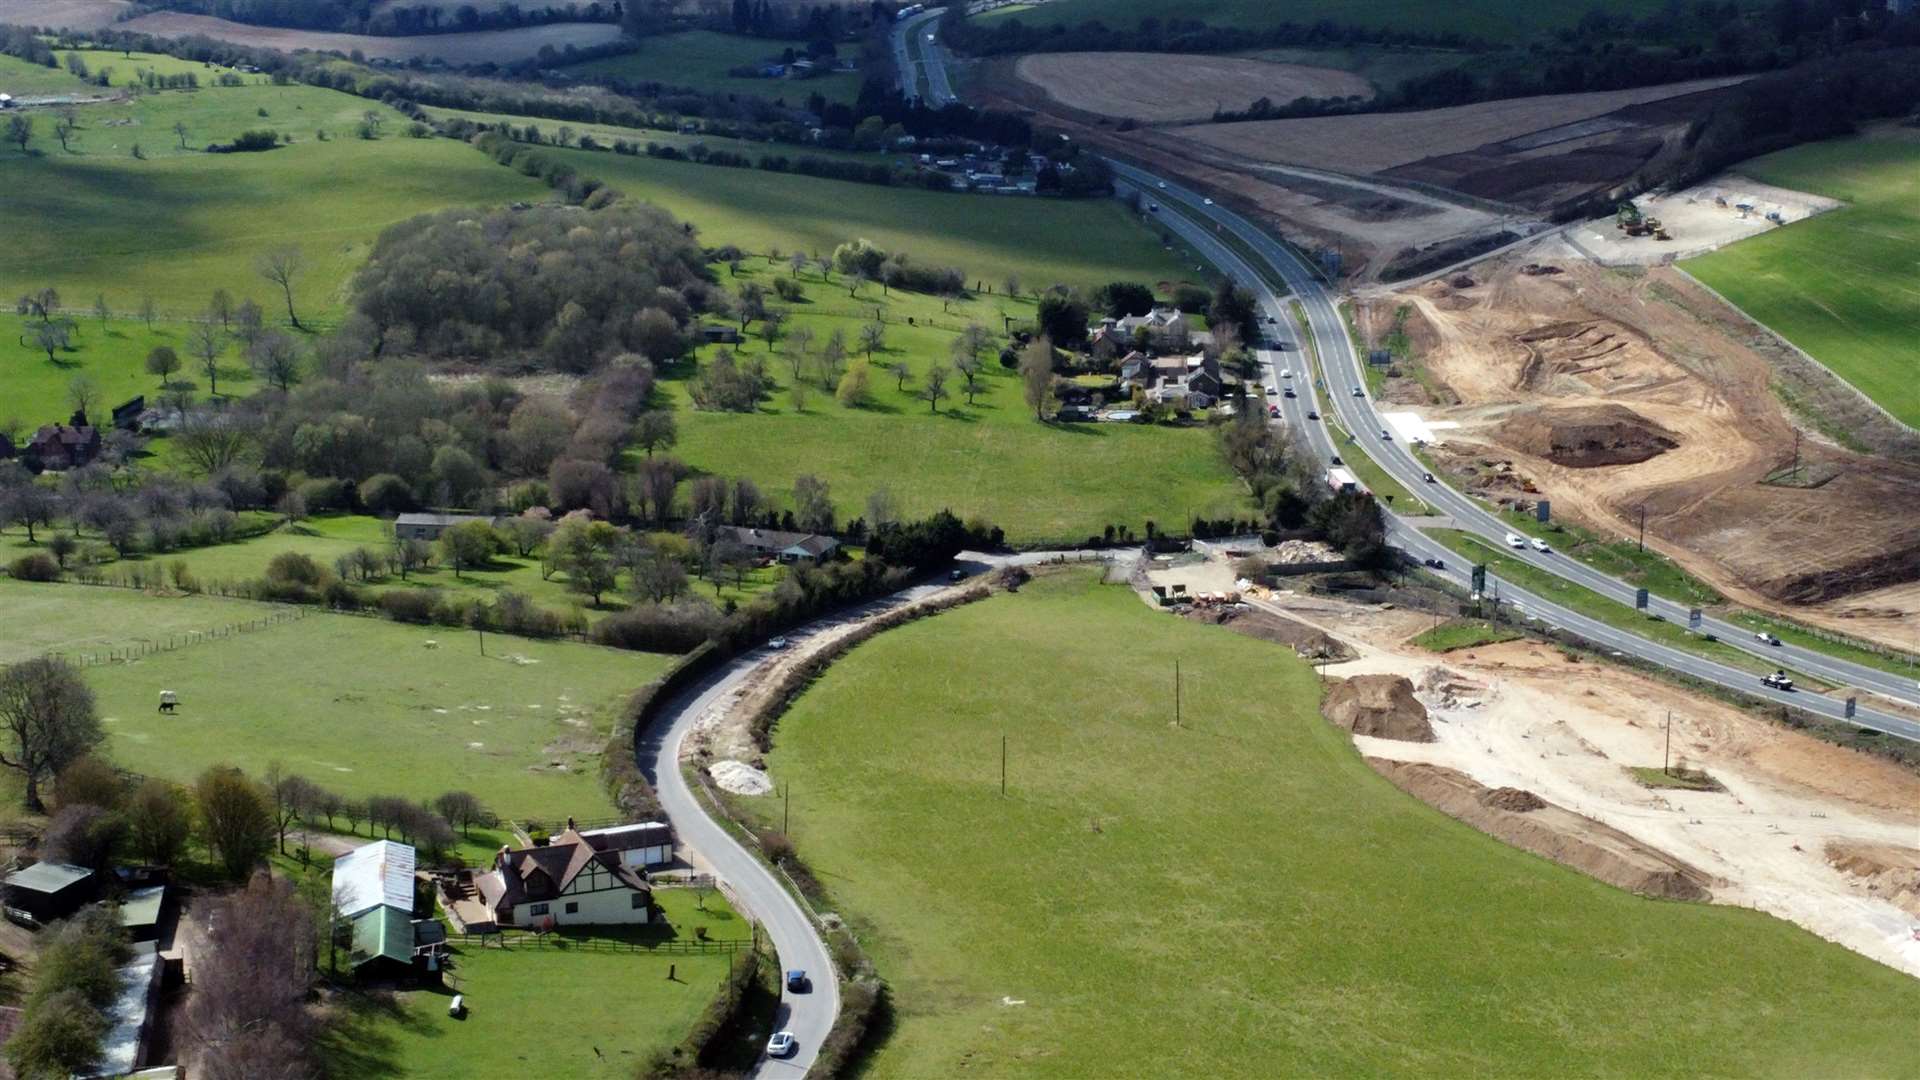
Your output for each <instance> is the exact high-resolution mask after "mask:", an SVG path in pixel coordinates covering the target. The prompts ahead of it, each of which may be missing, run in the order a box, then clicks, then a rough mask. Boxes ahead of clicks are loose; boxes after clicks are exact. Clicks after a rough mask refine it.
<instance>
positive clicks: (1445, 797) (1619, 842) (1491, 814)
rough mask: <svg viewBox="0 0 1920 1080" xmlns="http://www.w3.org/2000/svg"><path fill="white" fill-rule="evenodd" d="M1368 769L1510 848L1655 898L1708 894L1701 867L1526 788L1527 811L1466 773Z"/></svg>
mask: <svg viewBox="0 0 1920 1080" xmlns="http://www.w3.org/2000/svg"><path fill="white" fill-rule="evenodd" d="M1367 764H1368V765H1371V766H1373V768H1374V771H1375V772H1378V773H1379V774H1380V775H1382V776H1384V777H1386V778H1387V779H1388V780H1390V781H1392V782H1393V784H1394V786H1395V787H1398V788H1399V789H1400V790H1402V791H1405V792H1406V793H1407V794H1409V795H1412V796H1413V797H1415V798H1417V799H1419V800H1420V801H1421V802H1424V803H1426V804H1427V805H1429V806H1432V807H1433V808H1434V809H1436V810H1439V811H1440V812H1441V813H1443V814H1446V815H1447V816H1448V817H1452V818H1457V819H1459V820H1461V821H1464V822H1466V823H1467V824H1469V825H1471V826H1473V827H1474V828H1476V829H1479V830H1480V831H1481V832H1484V833H1486V834H1487V835H1489V836H1493V837H1497V838H1498V839H1501V840H1504V841H1506V842H1507V843H1509V844H1512V845H1513V846H1514V847H1517V848H1520V849H1522V850H1524V851H1531V852H1533V853H1534V854H1535V855H1540V856H1543V857H1545V858H1549V859H1552V860H1553V861H1554V862H1557V863H1559V864H1561V865H1562V866H1569V867H1572V868H1573V869H1575V870H1578V871H1580V872H1581V873H1583V874H1587V875H1589V876H1591V877H1595V878H1598V879H1600V880H1601V881H1604V882H1606V883H1607V884H1609V885H1615V886H1618V887H1619V888H1622V889H1626V890H1628V891H1629V892H1636V893H1639V894H1640V895H1642V896H1652V897H1656V898H1659V899H1662V900H1708V899H1711V898H1712V895H1713V894H1712V893H1711V892H1710V891H1709V887H1710V886H1712V885H1713V884H1715V882H1714V879H1713V878H1712V877H1710V876H1709V875H1708V874H1707V873H1706V872H1705V871H1702V870H1700V869H1699V868H1698V867H1695V866H1692V865H1690V864H1688V863H1685V862H1681V861H1680V860H1679V859H1676V858H1674V857H1673V856H1671V855H1668V854H1667V853H1665V852H1663V851H1660V850H1658V849H1656V848H1652V847H1648V846H1647V845H1646V844H1643V843H1641V842H1640V841H1638V840H1635V839H1634V838H1633V837H1631V836H1628V835H1627V834H1626V833H1623V832H1621V831H1620V830H1618V829H1615V828H1612V827H1610V826H1607V825H1602V824H1601V823H1600V822H1598V821H1595V820H1593V819H1592V818H1589V817H1583V816H1581V815H1579V814H1576V813H1574V812H1573V811H1571V810H1568V809H1566V808H1564V807H1560V806H1555V805H1554V804H1552V803H1549V802H1546V801H1544V800H1542V799H1540V798H1539V796H1537V795H1534V794H1532V793H1531V792H1526V791H1520V792H1517V795H1519V796H1525V799H1524V800H1520V801H1525V802H1532V803H1537V804H1538V805H1537V806H1533V807H1531V808H1530V809H1527V810H1518V809H1510V808H1508V807H1505V806H1501V805H1499V802H1500V801H1515V797H1514V796H1505V795H1503V793H1504V792H1509V791H1515V789H1513V788H1500V789H1498V790H1497V791H1494V790H1489V789H1488V788H1487V787H1485V786H1484V785H1482V784H1480V783H1478V782H1476V781H1475V780H1474V779H1473V778H1471V777H1469V776H1467V775H1466V774H1465V773H1462V772H1458V771H1455V770H1453V769H1446V768H1441V767H1440V766H1438V765H1427V764H1424V763H1417V762H1406V761H1387V760H1384V759H1382V758H1368V759H1367Z"/></svg>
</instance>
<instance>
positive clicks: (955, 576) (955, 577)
mask: <svg viewBox="0 0 1920 1080" xmlns="http://www.w3.org/2000/svg"><path fill="white" fill-rule="evenodd" d="M947 580H948V581H965V580H967V572H966V571H965V570H962V569H960V568H958V567H955V568H954V569H953V570H952V571H950V572H949V573H948V574H947Z"/></svg>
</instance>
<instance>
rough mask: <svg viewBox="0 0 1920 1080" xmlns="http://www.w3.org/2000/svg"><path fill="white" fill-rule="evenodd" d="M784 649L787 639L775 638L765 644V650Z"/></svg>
mask: <svg viewBox="0 0 1920 1080" xmlns="http://www.w3.org/2000/svg"><path fill="white" fill-rule="evenodd" d="M786 647H787V639H786V638H783V637H777V638H774V639H773V640H772V641H769V642H767V648H769V649H775V650H778V649H784V648H786Z"/></svg>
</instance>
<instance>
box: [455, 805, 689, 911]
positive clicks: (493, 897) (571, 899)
mask: <svg viewBox="0 0 1920 1080" xmlns="http://www.w3.org/2000/svg"><path fill="white" fill-rule="evenodd" d="M603 842H604V841H603ZM475 884H476V885H477V886H478V887H479V891H480V899H481V901H482V902H483V903H484V905H485V906H486V908H487V909H488V911H489V913H490V914H491V915H492V916H493V923H494V925H495V926H502V927H504V926H518V927H524V928H528V929H532V928H537V927H553V926H611V925H629V924H634V923H645V922H650V921H651V920H652V918H653V887H652V886H651V885H649V884H647V874H646V871H645V870H644V869H642V868H641V867H639V866H635V865H630V864H629V863H628V862H627V860H626V858H625V856H624V854H623V853H622V852H621V851H619V850H607V851H601V850H599V849H597V848H595V847H594V845H593V843H592V842H591V841H589V840H587V839H586V838H585V837H583V836H581V835H580V833H579V832H578V831H576V830H575V829H574V827H573V823H572V822H571V821H569V822H568V823H567V828H566V829H565V831H563V832H561V833H560V835H558V836H555V837H554V838H553V839H551V840H549V841H548V842H546V843H544V844H542V843H536V844H534V846H532V847H527V848H520V849H518V850H515V849H512V848H508V847H504V846H503V847H501V849H500V852H499V854H497V855H495V856H494V859H493V869H492V870H491V871H490V872H488V873H486V874H480V875H477V876H476V879H475Z"/></svg>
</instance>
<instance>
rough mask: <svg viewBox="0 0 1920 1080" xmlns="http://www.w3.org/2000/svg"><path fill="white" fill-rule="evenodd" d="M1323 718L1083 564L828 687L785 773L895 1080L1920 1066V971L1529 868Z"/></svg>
mask: <svg viewBox="0 0 1920 1080" xmlns="http://www.w3.org/2000/svg"><path fill="white" fill-rule="evenodd" d="M1176 660H1178V661H1180V662H1181V664H1182V669H1183V673H1184V677H1185V678H1184V682H1185V689H1186V698H1185V708H1184V716H1185V724H1186V726H1185V727H1184V728H1178V729H1176V728H1175V727H1173V725H1172V719H1173V707H1172V702H1171V700H1170V698H1171V693H1170V691H1171V685H1172V670H1173V665H1174V662H1175V661H1176ZM1117 673H1118V674H1117ZM1143 685H1144V686H1146V687H1148V689H1146V690H1144V691H1143V690H1142V689H1141V686H1143ZM1318 700H1319V687H1318V685H1317V683H1316V681H1315V677H1314V673H1313V671H1312V669H1311V668H1310V667H1308V666H1307V665H1306V664H1305V663H1304V662H1302V661H1300V660H1297V659H1296V658H1294V656H1293V655H1292V653H1291V652H1289V651H1286V650H1283V649H1280V648H1278V647H1275V646H1272V645H1269V644H1266V643H1263V642H1259V641H1256V640H1253V639H1250V638H1244V637H1239V636H1236V635H1232V634H1225V633H1220V632H1218V631H1216V630H1213V629H1211V628H1207V627H1203V626H1199V625H1195V624H1192V623H1188V622H1184V621H1181V620H1178V619H1169V618H1166V617H1164V616H1161V615H1158V614H1156V613H1154V612H1152V611H1150V610H1149V609H1147V608H1146V607H1145V606H1144V605H1142V604H1141V603H1140V602H1139V600H1138V599H1136V598H1135V597H1134V596H1133V595H1132V594H1131V592H1130V591H1128V590H1126V589H1124V588H1121V587H1117V586H1104V585H1099V584H1097V583H1096V582H1095V581H1094V579H1093V578H1092V577H1091V576H1087V575H1082V574H1068V575H1062V576H1054V577H1043V578H1041V579H1039V580H1036V581H1034V582H1032V583H1030V584H1029V585H1027V586H1026V587H1024V588H1022V589H1021V590H1020V592H1019V593H1017V594H1012V595H1001V596H999V597H996V598H994V599H992V600H988V601H986V602H983V603H978V604H973V605H969V606H967V607H964V608H960V609H958V610H955V611H952V612H949V613H946V614H942V615H940V616H938V617H936V618H933V619H928V620H924V621H921V622H918V623H913V624H911V625H909V626H906V627H903V628H901V629H898V630H893V631H889V632H888V633H886V634H884V635H882V636H880V637H879V638H876V639H875V640H873V641H871V642H868V643H866V644H864V645H861V646H860V647H859V648H857V649H856V650H854V651H853V652H852V653H851V654H850V655H849V656H848V657H847V658H846V659H844V660H842V661H841V662H839V663H838V664H836V665H835V666H834V667H832V668H831V669H829V670H828V671H827V672H826V674H825V675H824V676H822V677H821V678H820V679H819V680H818V681H817V682H815V683H814V684H813V686H812V688H811V689H809V690H808V691H807V692H806V693H805V694H804V695H803V696H802V697H801V698H800V699H799V700H798V701H797V702H796V703H795V705H794V707H793V709H792V711H791V712H789V713H788V714H787V715H786V716H785V717H784V718H783V719H781V721H780V724H779V727H778V728H777V729H776V731H775V743H774V750H773V753H772V756H771V762H770V764H771V769H772V772H773V774H774V776H775V777H777V778H779V779H780V781H781V783H782V784H791V785H792V791H793V800H792V829H791V832H792V836H793V839H794V842H795V843H796V845H797V846H798V847H799V849H800V851H801V853H802V854H803V856H804V857H805V858H807V859H808V861H809V863H810V864H811V866H812V867H813V869H814V870H815V872H816V874H817V875H818V877H819V878H820V880H821V881H823V882H825V883H826V887H827V889H828V890H829V892H830V893H831V894H832V900H833V903H834V905H835V906H834V910H836V911H838V912H840V913H841V914H842V915H843V916H846V917H848V918H850V919H851V920H852V921H853V924H854V926H855V928H856V929H857V931H858V932H859V934H860V937H861V940H862V941H863V942H864V943H865V944H866V946H867V948H868V949H869V951H870V952H871V953H872V955H873V957H874V960H875V962H876V964H877V965H878V967H879V970H880V972H881V973H882V975H884V976H885V977H886V979H887V980H888V983H889V985H890V986H891V987H892V993H893V1001H894V1003H895V1007H896V1016H895V1023H894V1027H893V1030H892V1034H891V1037H890V1038H889V1039H888V1040H887V1041H886V1042H885V1043H884V1044H882V1046H881V1047H880V1048H879V1050H878V1052H877V1055H876V1056H875V1057H874V1059H873V1060H872V1062H871V1064H870V1067H868V1068H867V1069H866V1070H865V1071H864V1073H863V1075H865V1076H869V1077H874V1078H885V1077H922V1076H951V1075H956V1074H959V1073H963V1072H964V1073H968V1074H974V1073H978V1074H979V1075H983V1076H996V1077H1086V1076H1110V1075H1130V1076H1253V1075H1267V1076H1285V1075H1405V1074H1412V1073H1422V1074H1428V1075H1503V1076H1555V1075H1568V1074H1581V1075H1604V1076H1620V1077H1639V1076H1653V1075H1674V1074H1682V1073H1684V1074H1690V1075H1712V1074H1718V1075H1742V1076H1757V1075H1768V1076H1807V1075H1816V1074H1831V1073H1832V1072H1833V1071H1834V1069H1835V1068H1836V1063H1845V1064H1844V1065H1843V1066H1838V1067H1840V1068H1841V1069H1842V1070H1843V1071H1846V1072H1849V1073H1853V1074H1858V1075H1885V1074H1892V1073H1899V1072H1902V1071H1903V1070H1906V1069H1909V1068H1910V1067H1911V1066H1912V1063H1913V1058H1912V1047H1911V1039H1910V1036H1911V1032H1912V1023H1911V1018H1912V1016H1913V1014H1914V1011H1915V1009H1920V984H1916V983H1915V982H1914V981H1913V980H1912V979H1910V978H1907V977H1906V976H1904V975H1902V974H1900V973H1898V972H1896V971H1893V970H1892V969H1889V968H1885V967H1882V966H1880V965H1878V964H1875V963H1873V962H1872V961H1870V960H1867V959H1866V958H1864V957H1861V956H1858V955H1856V954H1854V953H1851V952H1848V951H1846V950H1845V949H1842V948H1840V947H1839V946H1836V945H1831V944H1828V943H1826V942H1823V941H1821V940H1819V939H1818V938H1816V937H1814V936H1813V935H1812V934H1809V933H1807V932H1805V931H1803V930H1800V929H1798V928H1796V927H1793V926H1790V925H1788V924H1786V923H1784V922H1781V921H1779V920H1776V919H1774V918H1771V917H1769V916H1766V915H1762V914H1759V913H1757V912H1753V911H1748V910H1744V909H1739V908H1728V907H1712V906H1707V905H1696V904H1684V903H1673V902H1663V901H1656V900H1649V899H1644V898H1641V897H1637V896H1634V895H1631V894H1629V893H1626V892H1623V891H1620V890H1618V889H1615V888H1613V887H1611V886H1608V885H1603V884H1601V883H1600V882H1598V881H1595V880H1593V879H1591V878H1588V877H1585V876H1583V875H1580V874H1578V873H1575V872H1573V871H1571V870H1568V869H1565V868H1563V867H1560V866H1558V865H1555V864H1553V863H1550V862H1548V861H1546V860H1543V859H1540V858H1537V857H1535V856H1533V855H1530V854H1527V853H1525V852H1522V851H1519V850H1517V849H1514V848H1510V847H1507V846H1505V845H1503V844H1501V843H1499V842H1498V841H1495V840H1493V839H1490V838H1488V837H1486V836H1485V835H1483V834H1481V833H1479V832H1477V831H1475V830H1474V829H1472V828H1470V827H1469V826H1466V825H1464V824H1461V823H1459V822H1456V821H1454V820H1452V819H1450V818H1447V817H1445V816H1444V815H1442V814H1440V813H1438V812H1436V811H1433V810H1431V809H1429V808H1427V807H1425V806H1424V805H1422V804H1420V803H1419V802H1417V801H1415V800H1413V799H1411V798H1409V797H1407V796H1406V795H1404V794H1402V793H1401V792H1400V791H1398V790H1397V789H1395V788H1394V787H1392V786H1391V785H1390V784H1388V783H1387V782H1386V781H1385V780H1383V779H1382V778H1381V777H1379V776H1377V775H1376V774H1375V773H1374V772H1373V771H1372V770H1371V769H1369V768H1368V767H1367V766H1366V765H1365V763H1364V762H1363V761H1362V760H1361V758H1360V756H1359V755H1358V754H1357V753H1356V752H1355V751H1354V749H1353V747H1352V745H1351V742H1350V740H1349V738H1348V737H1347V736H1346V735H1345V734H1344V733H1342V732H1340V731H1338V730H1336V729H1335V728H1333V727H1332V726H1331V725H1329V724H1328V723H1326V721H1324V720H1322V719H1321V718H1320V716H1319V714H1318V710H1317V703H1318ZM1003 737H1005V738H1006V740H1007V743H1006V745H1007V760H1008V768H1007V792H1008V793H1007V795H1006V797H1004V798H1003V797H1001V795H1000V794H999V784H1000V774H999V769H1000V754H1001V739H1002V738H1003ZM739 801H741V802H747V803H752V804H753V809H754V810H756V811H757V812H759V813H761V814H763V815H765V816H766V817H767V818H768V819H769V820H776V821H777V818H778V816H779V813H780V810H779V807H778V806H777V805H776V804H774V803H773V802H772V801H770V800H768V801H765V802H754V801H753V800H739ZM1730 958H1738V966H1739V969H1740V970H1742V971H1746V972H1765V973H1766V977H1765V978H1749V977H1739V976H1737V975H1735V974H1733V973H1732V972H1731V970H1730V968H1729V966H1728V962H1729V959H1730Z"/></svg>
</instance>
